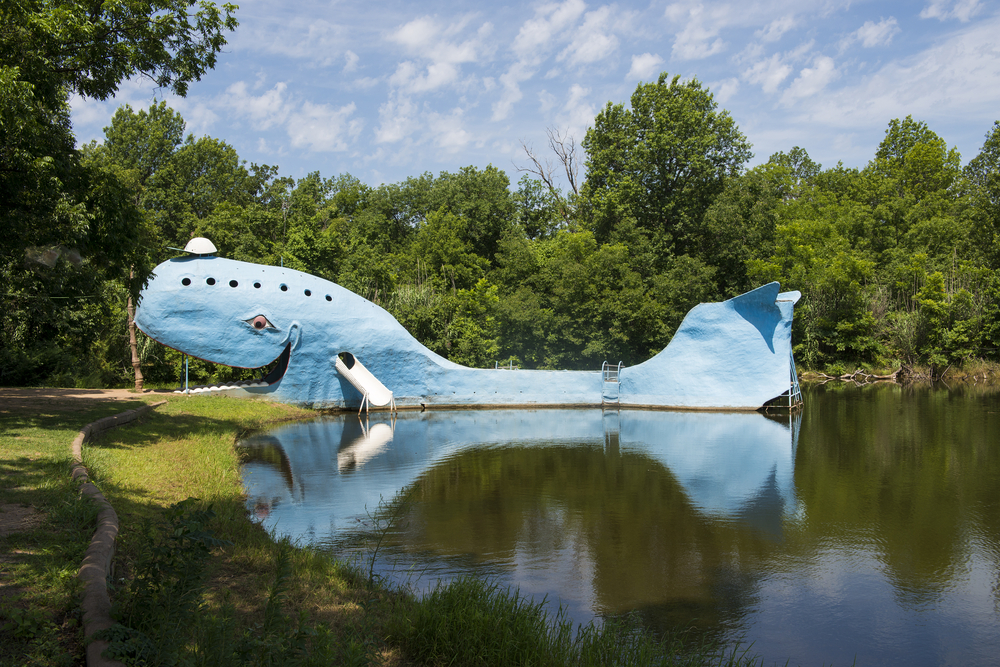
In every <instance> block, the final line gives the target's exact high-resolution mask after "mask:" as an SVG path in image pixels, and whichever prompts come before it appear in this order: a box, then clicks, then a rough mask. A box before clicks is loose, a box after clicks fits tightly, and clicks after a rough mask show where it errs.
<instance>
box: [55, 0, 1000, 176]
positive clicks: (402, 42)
mask: <svg viewBox="0 0 1000 667" xmlns="http://www.w3.org/2000/svg"><path fill="white" fill-rule="evenodd" d="M239 5H240V9H239V10H238V11H237V18H238V20H239V21H240V27H239V28H237V30H236V31H235V32H234V33H230V34H229V36H228V42H229V43H228V44H227V46H226V47H225V49H224V51H223V52H222V53H221V54H220V55H219V59H218V63H217V65H216V68H215V69H214V70H213V71H211V72H209V73H208V74H206V75H205V76H204V77H203V78H202V80H201V81H200V82H195V83H193V84H192V85H191V86H190V89H189V91H188V95H187V97H186V98H179V97H177V96H175V95H173V94H170V93H169V91H167V90H158V89H157V88H156V87H155V85H154V84H153V83H152V82H150V81H148V80H145V79H133V80H129V81H126V82H124V83H123V85H122V86H121V89H120V90H119V92H118V95H117V96H116V97H115V98H114V99H110V100H107V101H103V102H102V101H98V100H91V99H81V98H79V97H76V96H74V97H73V98H72V99H71V105H72V110H73V125H74V129H75V131H76V135H77V140H78V141H79V142H80V143H86V142H89V141H90V140H92V139H96V140H98V141H100V140H101V138H102V137H103V128H104V127H105V126H106V125H108V124H109V122H110V120H111V117H112V115H113V114H114V112H115V110H116V109H117V108H118V107H119V106H120V105H122V104H130V105H131V106H132V108H133V109H135V110H138V109H141V108H145V107H148V106H149V105H150V104H151V103H153V102H154V101H155V100H161V99H165V100H166V101H167V103H168V104H169V105H170V106H172V107H173V108H174V109H176V110H177V111H179V112H180V113H181V115H183V117H184V119H185V120H186V121H187V131H188V132H189V133H193V134H194V135H196V136H201V135H209V136H212V137H215V138H218V139H221V140H223V141H225V142H227V143H228V144H230V145H232V146H233V147H234V148H235V149H236V150H237V152H238V153H239V155H240V157H241V158H242V159H244V160H246V161H247V162H255V163H258V164H269V165H273V166H277V167H278V168H279V173H280V174H281V175H282V176H292V177H295V178H301V177H303V176H305V175H306V174H308V173H310V172H314V171H318V172H320V174H321V175H322V176H324V177H332V176H336V175H338V174H342V173H350V174H352V175H353V176H355V177H357V178H359V179H360V180H361V181H363V182H365V183H367V184H369V185H373V186H375V185H379V184H380V183H393V182H398V181H402V180H404V179H406V178H407V177H410V176H419V175H420V174H422V173H424V172H431V173H433V174H435V175H436V174H438V173H440V172H441V171H449V172H454V171H458V170H459V169H461V168H462V167H464V166H468V165H474V166H476V167H478V168H484V167H486V166H487V165H490V164H492V165H494V166H495V167H498V168H500V169H502V170H504V171H506V172H507V174H508V175H509V176H510V179H511V182H512V183H516V181H517V180H518V179H519V178H520V174H519V173H518V168H523V167H526V166H527V165H528V164H529V163H528V160H527V159H526V156H525V152H524V146H527V147H529V148H530V149H532V150H533V151H534V152H535V153H536V154H537V155H539V156H540V157H542V158H543V159H546V158H549V157H552V156H551V154H550V153H549V152H548V146H547V138H546V130H548V129H551V130H555V131H556V132H558V133H559V134H561V135H562V136H568V137H571V138H573V139H574V140H575V141H576V143H577V144H579V143H580V142H581V141H582V140H583V138H584V136H585V134H586V131H587V128H588V127H589V126H590V125H591V124H592V123H593V119H594V116H595V115H596V114H597V113H598V112H599V111H600V110H601V109H602V108H603V107H604V106H605V105H606V104H607V103H608V102H613V103H624V104H626V105H627V104H628V100H629V97H630V96H631V95H632V93H633V92H634V91H635V89H636V86H637V85H638V84H639V83H640V82H649V81H655V80H656V79H657V77H658V76H659V74H660V73H661V72H667V73H668V74H669V76H671V77H672V76H674V75H680V76H681V77H682V78H683V79H697V80H698V81H700V82H702V83H703V84H704V85H706V86H707V87H708V88H709V90H711V92H712V93H713V94H714V96H715V100H716V102H717V103H718V105H719V108H720V109H725V110H727V111H728V112H729V113H730V114H731V115H732V117H733V118H734V119H735V121H736V123H737V124H738V126H739V128H740V130H741V131H742V132H743V133H744V134H745V135H746V136H747V138H748V139H749V141H750V142H751V143H752V144H753V150H754V158H753V160H752V162H751V163H750V164H751V165H753V164H759V163H762V162H766V161H767V159H768V157H769V156H770V155H772V154H773V153H775V152H777V151H788V150H789V149H791V148H792V147H794V146H799V147H802V148H805V149H806V150H807V151H808V152H809V155H810V156H811V157H812V158H813V160H815V161H817V162H819V163H821V164H822V165H823V166H824V167H833V166H835V165H836V164H837V162H843V163H844V165H845V166H848V167H863V166H864V165H865V164H866V163H867V162H868V161H869V160H870V159H871V158H872V157H873V155H874V153H875V150H876V148H877V146H878V144H879V142H880V141H881V140H882V138H883V137H884V135H885V129H886V127H887V126H888V123H889V121H890V120H892V119H893V118H903V117H905V116H907V115H912V116H913V117H914V118H915V119H917V120H921V121H924V122H926V123H927V124H928V126H929V127H930V129H932V130H933V131H935V132H936V133H937V134H938V135H939V136H941V137H942V138H943V139H944V140H945V141H946V142H947V143H948V145H949V146H954V147H957V148H958V150H959V151H960V152H961V154H962V159H963V163H964V162H967V161H968V160H970V159H971V158H973V157H975V156H976V155H977V154H978V152H979V150H980V148H981V147H982V145H983V141H984V138H985V135H986V133H987V132H988V131H990V129H991V127H992V125H993V121H995V120H998V119H1000V0H898V1H894V2H889V1H882V2H879V1H875V0H871V1H866V0H766V1H758V0H741V1H738V2H728V1H723V0H717V1H703V2H700V1H696V0H678V1H671V0H665V1H659V2H652V3H642V2H620V3H608V4H602V3H600V2H597V1H592V2H585V1H584V0H564V1H562V2H559V1H556V2H517V3H505V4H496V5H492V6H491V5H488V4H487V3H473V2H440V1H439V0H430V1H424V2H410V1H407V2H401V1H398V0H393V1H391V2H359V1H357V0H355V1H352V2H344V1H340V0H332V1H321V0H299V1H297V2H289V3H278V2H274V1H273V0H242V1H240V2H239ZM563 185H564V186H565V181H563Z"/></svg>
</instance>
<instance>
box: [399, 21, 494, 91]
mask: <svg viewBox="0 0 1000 667" xmlns="http://www.w3.org/2000/svg"><path fill="white" fill-rule="evenodd" d="M467 23H468V21H467V20H459V21H457V22H455V23H452V24H449V25H445V24H442V23H440V22H438V21H436V20H434V19H432V18H430V17H426V16H425V17H421V18H418V19H414V20H412V21H410V22H409V23H406V24H404V25H402V26H400V27H399V28H397V29H396V30H394V31H393V32H391V33H390V34H389V35H388V39H389V41H391V42H395V43H397V44H400V45H401V46H403V47H404V48H405V49H406V50H407V51H409V52H410V53H411V54H413V55H415V56H417V57H418V58H419V59H421V60H425V61H430V62H429V64H427V66H426V68H424V67H422V66H421V65H419V64H418V63H416V62H414V61H412V60H407V61H403V62H401V63H399V64H398V65H397V67H396V72H395V73H394V74H393V75H392V76H391V77H390V78H389V83H390V84H392V85H393V86H396V87H397V88H400V89H402V90H404V91H405V92H408V93H424V92H428V91H432V90H437V89H439V88H443V87H445V86H448V85H451V84H453V83H455V82H456V81H458V80H459V74H460V66H461V65H463V64H465V63H472V62H476V61H477V59H478V53H479V51H480V50H481V49H482V44H481V39H482V38H483V37H485V35H487V34H489V32H490V30H491V25H490V24H489V23H486V24H483V25H482V26H481V27H480V28H479V30H478V32H477V34H476V36H475V37H473V38H471V39H467V40H465V41H463V42H456V41H449V39H448V37H451V36H453V35H455V34H457V33H459V32H461V31H462V29H463V28H464V27H465V26H466V25H467Z"/></svg>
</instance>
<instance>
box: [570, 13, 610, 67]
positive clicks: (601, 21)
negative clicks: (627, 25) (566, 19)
mask: <svg viewBox="0 0 1000 667" xmlns="http://www.w3.org/2000/svg"><path fill="white" fill-rule="evenodd" d="M617 12H618V9H617V8H616V7H614V6H611V5H605V6H604V7H601V8H600V9H597V10H596V11H593V12H587V14H586V16H585V17H584V19H583V25H581V26H579V27H577V28H576V29H575V30H573V31H572V35H573V37H572V40H571V41H570V44H569V46H567V47H566V48H565V49H563V51H562V53H560V54H559V57H558V60H560V61H561V60H566V61H568V62H569V64H570V65H583V64H587V63H593V62H597V61H598V60H604V59H605V58H607V57H608V56H610V55H611V54H612V53H614V52H615V51H617V50H618V38H617V37H616V36H615V35H614V34H613V33H612V32H611V31H613V30H614V29H615V27H616V25H617V24H618V20H617V17H616V16H615V13H617Z"/></svg>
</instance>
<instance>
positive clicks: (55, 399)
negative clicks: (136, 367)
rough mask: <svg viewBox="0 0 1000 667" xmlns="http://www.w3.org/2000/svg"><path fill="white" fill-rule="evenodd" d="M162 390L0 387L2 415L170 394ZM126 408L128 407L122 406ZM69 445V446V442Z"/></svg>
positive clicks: (50, 411) (69, 409)
mask: <svg viewBox="0 0 1000 667" xmlns="http://www.w3.org/2000/svg"><path fill="white" fill-rule="evenodd" d="M169 393H171V392H170V391H169V390H166V389H160V390H156V391H146V392H144V393H142V394H137V393H135V392H134V391H132V390H131V389H60V388H40V389H36V388H30V389H21V388H17V389H12V388H8V387H0V414H2V413H15V412H45V413H47V414H53V413H55V414H58V413H60V412H78V411H81V410H86V409H88V408H90V407H93V406H94V404H95V403H100V402H102V401H137V400H141V397H143V396H151V395H160V394H169ZM123 409H127V408H123ZM67 446H68V445H67Z"/></svg>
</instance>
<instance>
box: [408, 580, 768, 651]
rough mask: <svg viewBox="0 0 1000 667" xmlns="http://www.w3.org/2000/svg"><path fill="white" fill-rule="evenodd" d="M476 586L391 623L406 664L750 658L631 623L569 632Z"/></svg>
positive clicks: (558, 620)
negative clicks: (655, 634)
mask: <svg viewBox="0 0 1000 667" xmlns="http://www.w3.org/2000/svg"><path fill="white" fill-rule="evenodd" d="M545 606H546V601H545V600H544V599H543V600H541V601H537V602H536V601H533V600H531V599H529V598H527V597H525V596H523V595H522V594H521V593H520V591H519V590H517V589H514V590H511V589H507V588H501V587H500V586H499V585H498V584H496V583H490V582H485V581H482V580H480V579H473V578H459V579H456V580H454V581H451V582H449V583H447V584H443V583H442V584H438V586H437V587H436V588H435V589H434V590H433V591H431V592H430V593H429V594H428V595H426V596H425V597H424V598H423V599H422V600H420V601H419V602H417V603H415V604H413V605H412V606H411V608H410V609H409V612H408V613H407V615H406V616H405V617H403V618H398V619H397V620H396V627H395V629H394V633H393V634H394V637H393V638H394V639H396V640H398V641H399V642H400V644H401V646H402V648H403V651H404V653H405V654H406V655H407V657H409V658H410V659H411V660H414V661H417V662H419V663H421V664H429V665H446V664H448V665H451V664H460V665H470V666H475V665H484V666H485V665H490V666H493V665H552V666H560V665H566V666H569V665H573V666H581V667H582V666H589V665H594V666H597V665H602V666H603V665H622V666H624V665H691V666H694V665H710V664H719V665H754V664H757V661H756V659H755V658H753V657H751V656H747V655H746V653H745V652H744V653H739V652H738V649H736V650H734V651H733V652H732V654H730V655H723V654H719V653H717V652H716V651H714V650H713V648H712V647H711V646H709V645H700V646H697V645H696V646H695V647H694V648H691V647H689V646H688V647H686V646H684V643H683V641H682V638H681V637H668V638H665V639H662V640H656V639H654V638H652V637H651V636H650V635H649V634H648V633H646V632H643V631H641V630H640V629H639V628H638V626H637V624H636V623H635V621H634V619H630V618H624V619H614V618H612V619H606V620H605V621H604V623H603V624H602V625H600V626H597V625H595V624H593V623H591V624H589V625H587V626H581V627H579V628H577V629H576V630H574V626H573V623H572V621H570V620H569V619H568V618H567V617H566V615H565V611H564V610H563V609H562V608H560V609H559V611H558V612H557V613H556V616H555V618H553V617H552V616H551V615H550V614H549V613H548V612H547V611H546V610H545Z"/></svg>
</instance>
